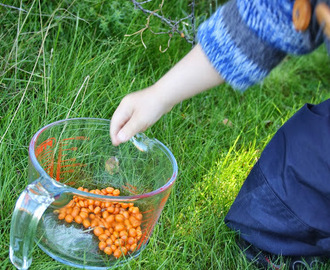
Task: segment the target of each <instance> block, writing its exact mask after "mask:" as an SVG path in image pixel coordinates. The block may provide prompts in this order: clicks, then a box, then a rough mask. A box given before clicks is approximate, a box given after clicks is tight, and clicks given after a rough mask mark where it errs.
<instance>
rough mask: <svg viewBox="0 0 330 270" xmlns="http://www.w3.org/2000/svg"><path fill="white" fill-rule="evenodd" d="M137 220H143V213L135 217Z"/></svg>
mask: <svg viewBox="0 0 330 270" xmlns="http://www.w3.org/2000/svg"><path fill="white" fill-rule="evenodd" d="M135 218H136V219H137V220H140V221H141V220H142V218H143V216H142V214H141V213H138V214H136V215H135Z"/></svg>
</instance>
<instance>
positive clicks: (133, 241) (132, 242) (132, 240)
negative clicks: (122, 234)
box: [127, 237, 136, 245]
mask: <svg viewBox="0 0 330 270" xmlns="http://www.w3.org/2000/svg"><path fill="white" fill-rule="evenodd" d="M127 243H128V244H129V245H133V244H135V243H136V240H135V238H134V237H128V239H127Z"/></svg>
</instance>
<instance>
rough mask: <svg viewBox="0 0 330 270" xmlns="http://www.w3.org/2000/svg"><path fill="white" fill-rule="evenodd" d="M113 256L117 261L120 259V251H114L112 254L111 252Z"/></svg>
mask: <svg viewBox="0 0 330 270" xmlns="http://www.w3.org/2000/svg"><path fill="white" fill-rule="evenodd" d="M113 256H115V257H116V258H117V259H118V258H120V256H121V251H120V250H119V249H116V250H115V251H114V252H113Z"/></svg>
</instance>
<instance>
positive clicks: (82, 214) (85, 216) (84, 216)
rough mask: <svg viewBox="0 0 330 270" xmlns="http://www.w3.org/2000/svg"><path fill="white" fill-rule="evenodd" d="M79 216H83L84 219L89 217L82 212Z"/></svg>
mask: <svg viewBox="0 0 330 270" xmlns="http://www.w3.org/2000/svg"><path fill="white" fill-rule="evenodd" d="M79 216H81V217H82V218H83V219H86V218H87V217H88V213H86V212H80V213H79Z"/></svg>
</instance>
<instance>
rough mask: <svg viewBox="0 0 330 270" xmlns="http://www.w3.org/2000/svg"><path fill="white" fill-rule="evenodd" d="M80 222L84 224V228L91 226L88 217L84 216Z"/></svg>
mask: <svg viewBox="0 0 330 270" xmlns="http://www.w3.org/2000/svg"><path fill="white" fill-rule="evenodd" d="M82 224H83V225H84V227H85V228H89V226H91V222H90V221H89V219H88V218H85V219H84V220H83V222H82Z"/></svg>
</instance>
